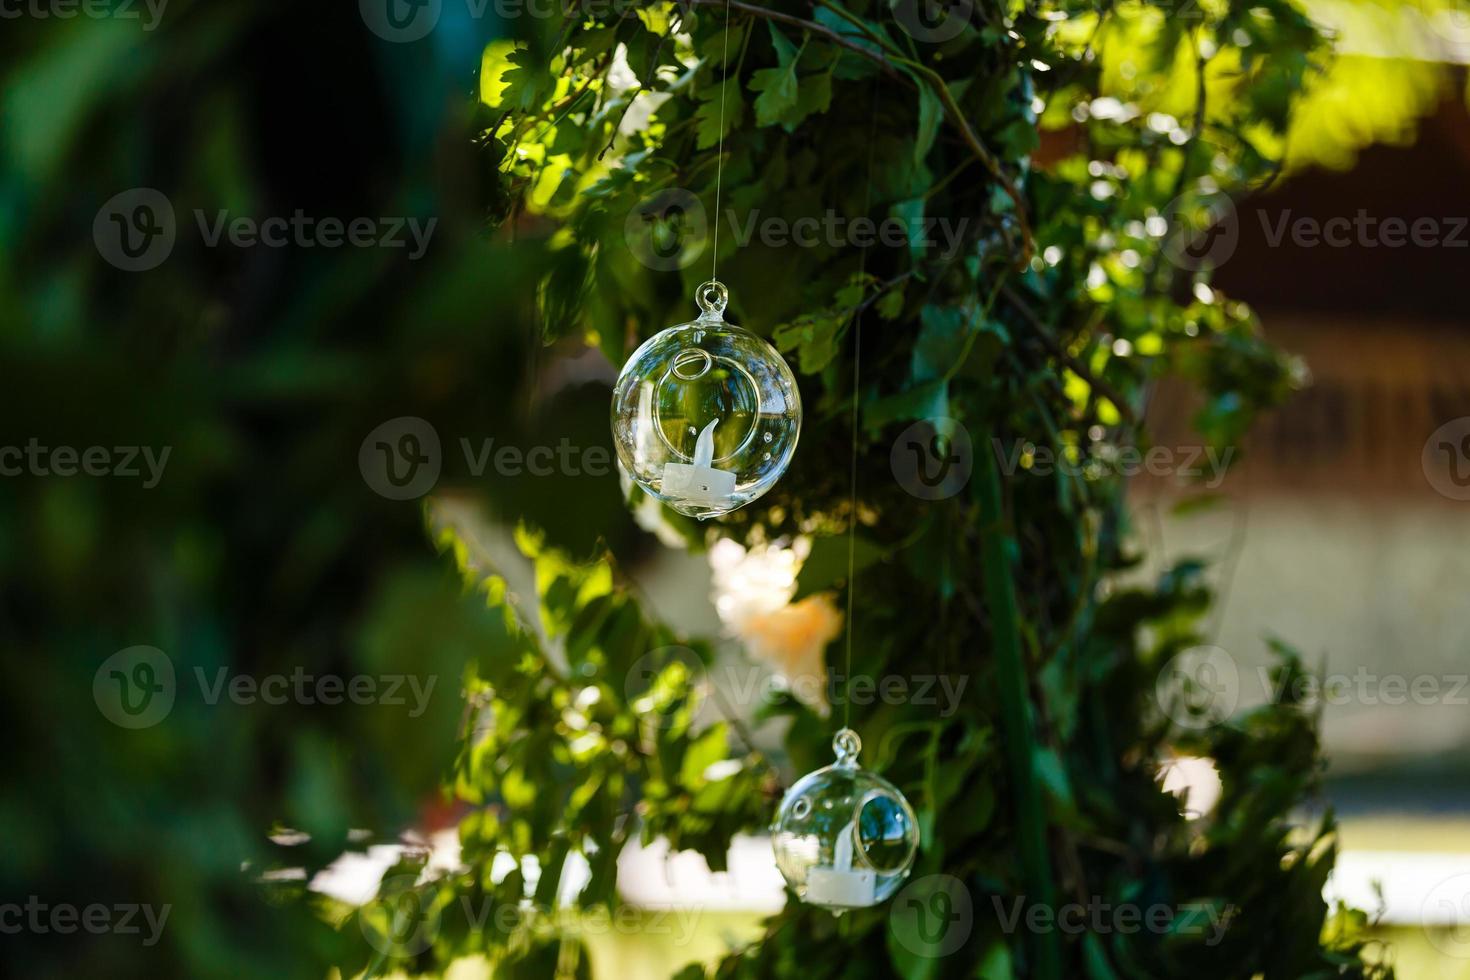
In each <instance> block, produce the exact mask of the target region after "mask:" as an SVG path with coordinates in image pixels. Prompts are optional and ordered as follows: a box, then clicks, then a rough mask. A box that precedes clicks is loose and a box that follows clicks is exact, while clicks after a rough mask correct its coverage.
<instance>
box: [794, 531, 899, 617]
mask: <svg viewBox="0 0 1470 980" xmlns="http://www.w3.org/2000/svg"><path fill="white" fill-rule="evenodd" d="M887 557H888V552H886V551H884V550H883V548H882V547H880V546H879V545H877V544H875V543H874V542H872V541H869V540H868V539H867V538H864V537H861V536H854V537H853V539H852V569H853V573H854V574H856V573H858V572H860V571H862V570H863V569H865V568H867V567H868V566H869V565H871V564H873V563H874V562H875V561H879V560H881V559H884V558H887ZM846 578H847V535H845V534H838V535H832V536H829V537H822V538H817V539H816V540H814V541H813V542H812V550H811V553H810V554H808V555H807V556H806V561H804V562H802V564H801V571H800V572H798V573H797V575H796V595H794V596H793V597H792V599H791V601H792V602H799V601H800V600H802V599H805V598H806V597H807V596H809V595H811V594H812V593H814V592H821V591H823V590H824V589H829V588H831V587H832V586H834V585H836V584H837V583H838V582H841V581H843V580H844V579H846Z"/></svg>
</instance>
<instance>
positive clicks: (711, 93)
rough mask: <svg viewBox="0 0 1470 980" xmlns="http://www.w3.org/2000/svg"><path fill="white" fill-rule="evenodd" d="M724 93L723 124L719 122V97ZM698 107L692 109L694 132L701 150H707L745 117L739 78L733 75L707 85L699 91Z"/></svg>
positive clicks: (743, 98) (743, 99) (728, 133)
mask: <svg viewBox="0 0 1470 980" xmlns="http://www.w3.org/2000/svg"><path fill="white" fill-rule="evenodd" d="M722 92H723V93H724V100H725V107H724V117H725V118H724V125H723V126H722V125H721V123H720V97H721V93H722ZM699 99H700V102H699V108H698V109H696V110H695V111H694V119H695V133H696V138H697V139H698V145H699V148H700V149H701V150H707V149H709V148H710V147H712V146H715V145H717V144H718V143H719V142H720V138H721V137H723V136H728V135H730V131H731V130H732V129H735V128H737V127H738V126H739V125H740V123H741V121H742V120H743V119H744V118H745V97H744V95H743V94H742V93H741V91H740V79H738V78H736V77H735V76H734V75H731V76H730V77H728V78H726V79H725V80H724V81H723V82H721V83H720V84H718V85H712V86H708V87H706V88H705V89H704V91H702V92H700V93H699Z"/></svg>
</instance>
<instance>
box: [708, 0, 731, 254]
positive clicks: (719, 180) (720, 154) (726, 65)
mask: <svg viewBox="0 0 1470 980" xmlns="http://www.w3.org/2000/svg"><path fill="white" fill-rule="evenodd" d="M724 49H725V50H724V53H723V54H722V55H721V56H720V67H721V68H723V69H724V70H725V73H724V75H722V76H721V77H720V144H719V148H718V149H717V150H716V151H715V214H714V219H715V234H714V247H713V248H711V249H710V261H709V279H710V282H719V281H720V280H719V277H718V276H717V275H716V274H715V273H716V270H717V268H718V266H719V263H720V188H721V186H722V185H723V183H724V177H725V90H726V89H727V88H729V87H730V0H725V40H724Z"/></svg>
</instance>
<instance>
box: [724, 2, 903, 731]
mask: <svg viewBox="0 0 1470 980" xmlns="http://www.w3.org/2000/svg"><path fill="white" fill-rule="evenodd" d="M726 2H729V0H726ZM877 128H878V85H877V83H876V82H874V83H873V104H872V106H871V107H870V108H869V110H868V175H867V186H866V187H865V188H864V190H863V215H864V217H866V216H867V214H868V212H869V211H870V210H872V207H873V143H874V141H875V140H874V138H875V136H876V134H877ZM867 274H868V246H867V245H863V246H861V251H859V252H858V282H861V283H863V284H864V288H865V289H866V288H867V284H866V279H867ZM865 308H866V304H864V305H863V306H860V307H858V311H857V314H856V316H854V317H853V329H852V333H853V341H852V464H851V469H850V471H849V473H848V478H849V493H848V519H847V617H846V619H844V620H843V627H844V632H845V633H846V638H845V643H844V645H845V647H846V653H845V658H844V659H845V666H844V667H843V671H844V673H843V678H842V680H843V684H844V685H845V686H846V687H848V688H849V690H845V691H843V694H842V728H843V730H844V731H846V730H850V729H849V726H850V725H851V724H852V692H851V690H850V688H851V686H852V607H853V595H854V593H855V592H856V591H857V590H856V588H855V586H856V584H857V583H856V582H855V581H854V579H855V577H856V574H857V520H858V518H857V514H858V512H857V481H858V412H859V395H860V389H859V384H860V383H861V381H862V364H863V310H864V309H865Z"/></svg>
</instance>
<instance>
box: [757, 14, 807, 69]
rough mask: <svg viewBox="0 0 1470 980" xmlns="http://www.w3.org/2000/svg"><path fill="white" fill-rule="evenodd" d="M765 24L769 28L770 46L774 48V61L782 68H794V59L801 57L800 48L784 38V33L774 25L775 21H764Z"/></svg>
mask: <svg viewBox="0 0 1470 980" xmlns="http://www.w3.org/2000/svg"><path fill="white" fill-rule="evenodd" d="M766 26H767V27H768V28H770V30H771V46H772V47H773V48H775V49H776V63H777V64H778V65H780V66H781V67H782V68H791V69H793V70H794V69H795V68H796V61H797V59H798V58H800V57H801V49H800V48H798V47H797V46H796V45H794V44H792V43H791V42H790V41H788V40H787V39H786V35H785V34H782V33H781V31H780V30H779V29H778V28H777V27H776V23H775V21H770V20H768V21H766Z"/></svg>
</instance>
